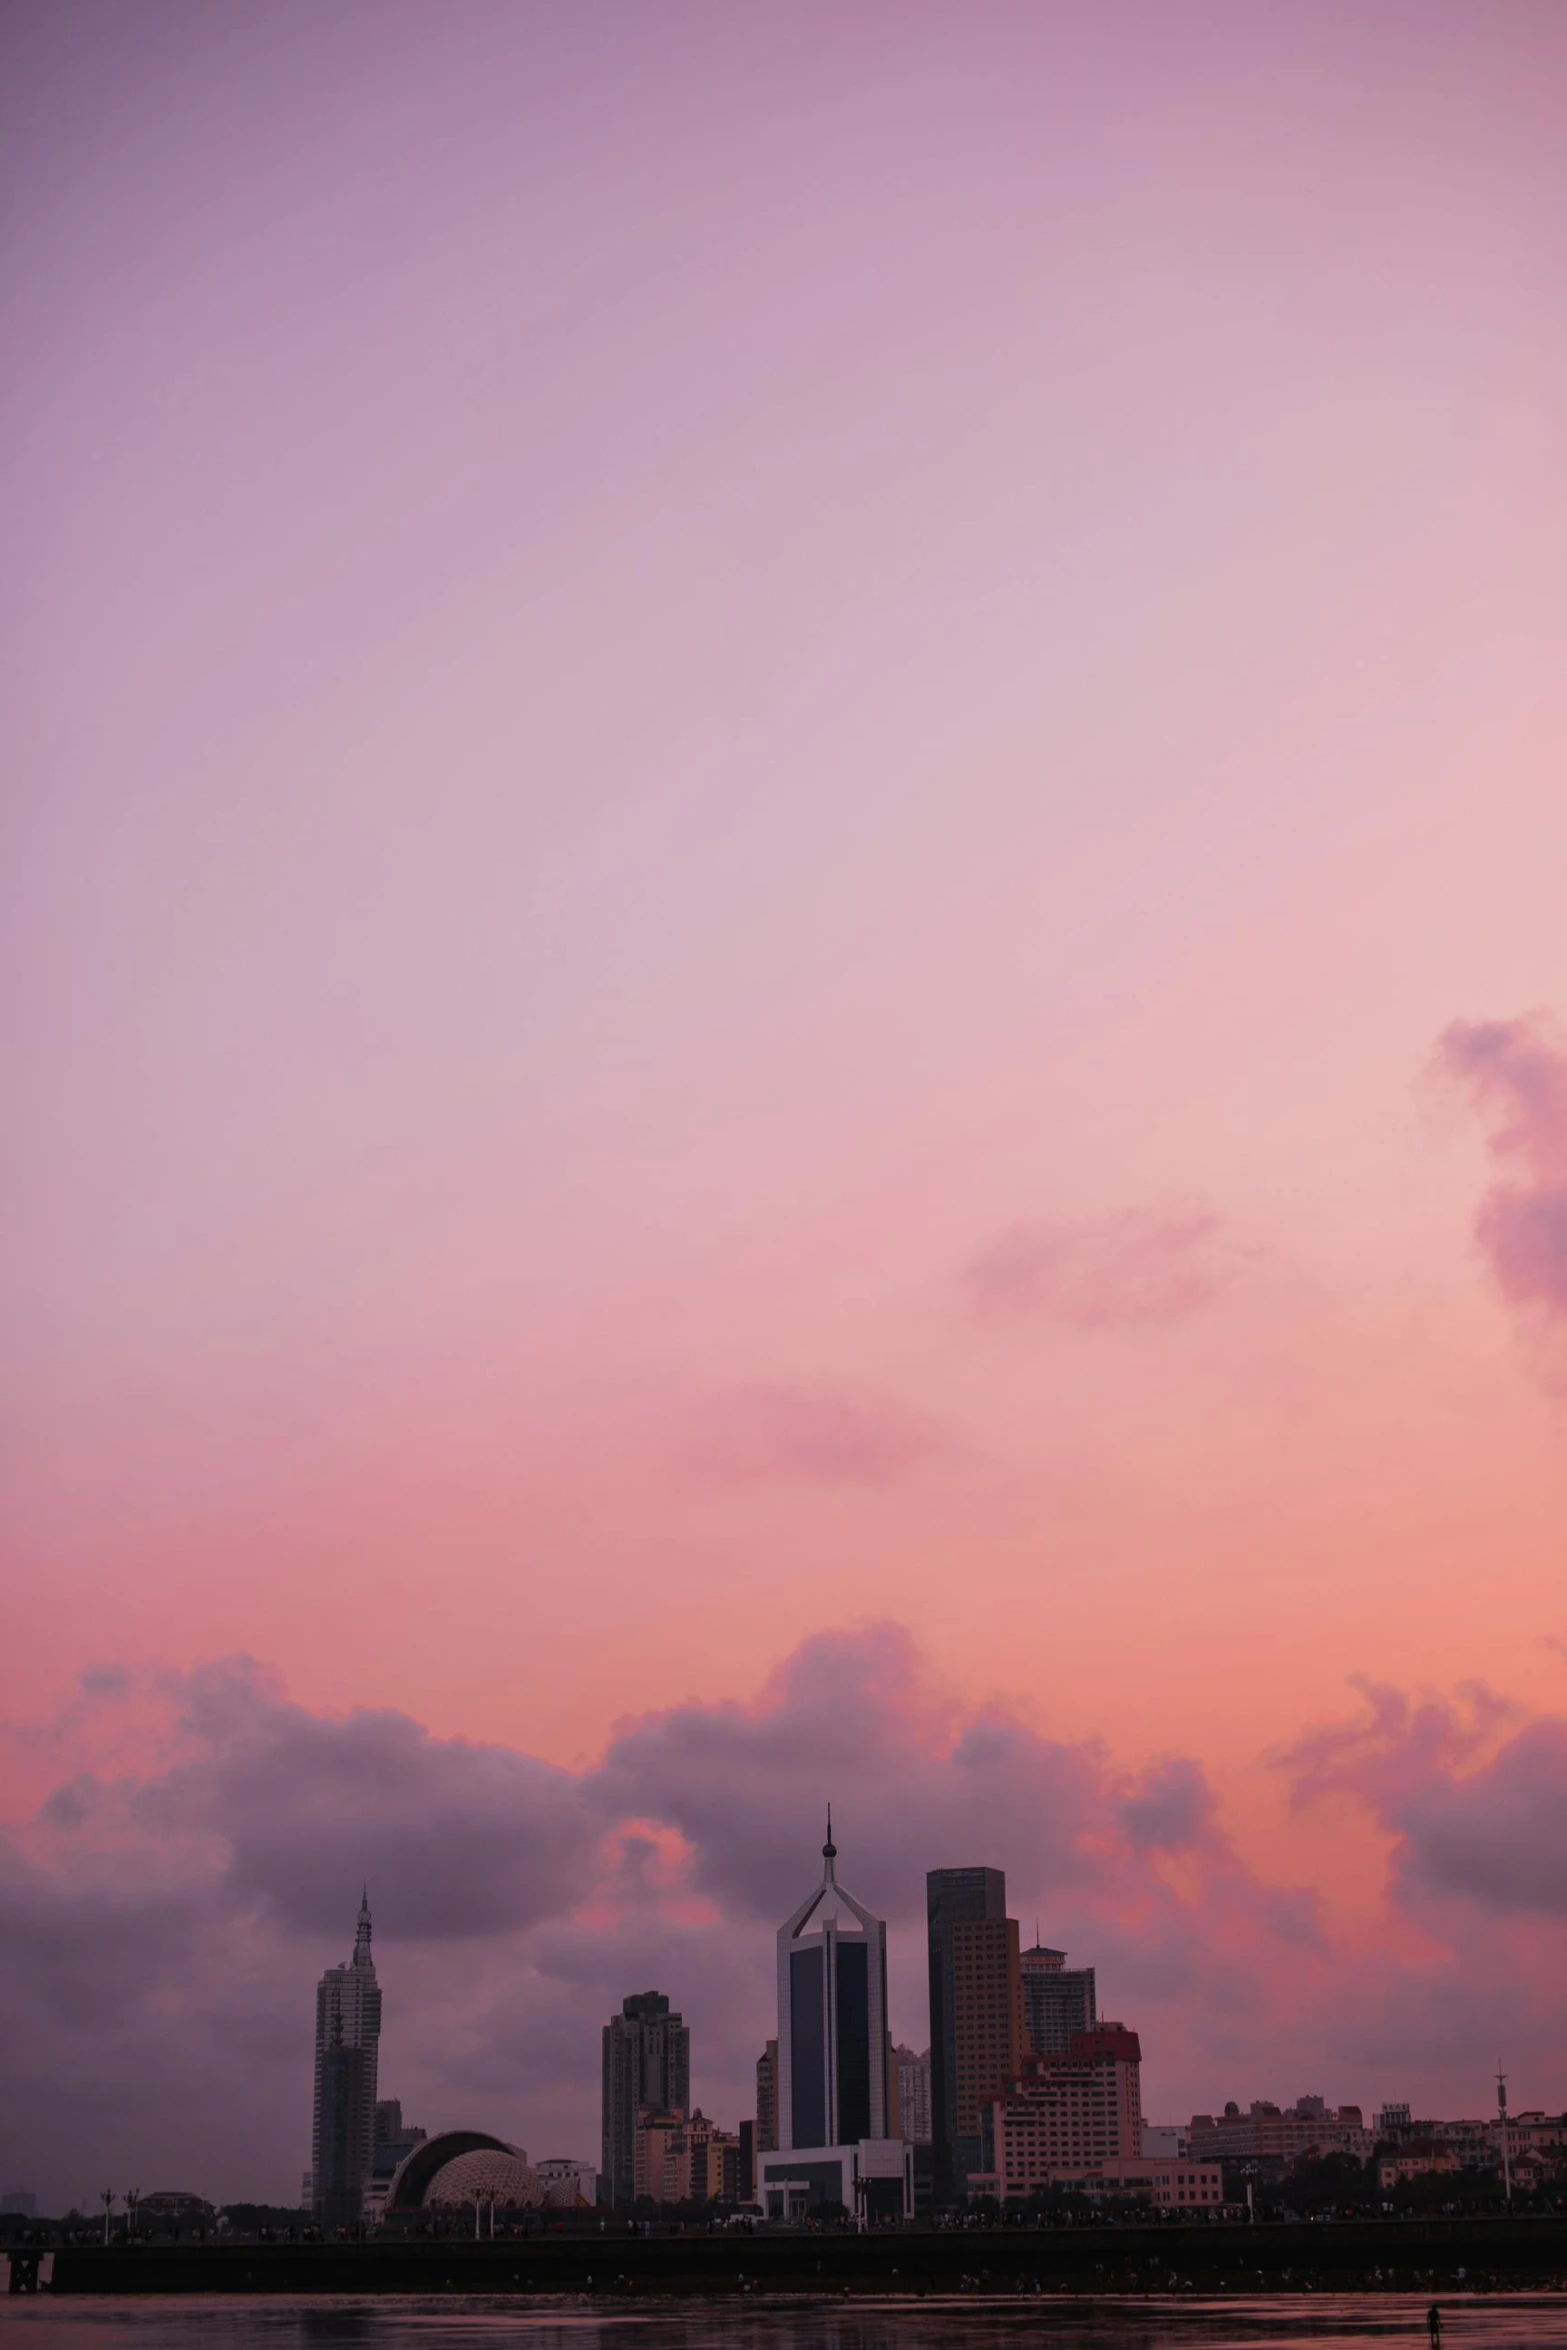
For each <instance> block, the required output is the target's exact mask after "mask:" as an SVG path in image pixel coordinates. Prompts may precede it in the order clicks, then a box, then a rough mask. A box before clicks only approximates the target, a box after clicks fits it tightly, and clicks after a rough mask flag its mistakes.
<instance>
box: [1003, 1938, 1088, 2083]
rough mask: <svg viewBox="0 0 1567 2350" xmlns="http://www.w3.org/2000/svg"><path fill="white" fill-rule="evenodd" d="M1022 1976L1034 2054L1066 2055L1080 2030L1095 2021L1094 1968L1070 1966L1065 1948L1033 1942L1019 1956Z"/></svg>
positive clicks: (1026, 2023)
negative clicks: (1053, 1947)
mask: <svg viewBox="0 0 1567 2350" xmlns="http://www.w3.org/2000/svg"><path fill="white" fill-rule="evenodd" d="M1018 1966H1019V1968H1020V1969H1021V1971H1022V1976H1023V2024H1024V2029H1025V2030H1026V2032H1027V2035H1028V2048H1029V2053H1030V2054H1031V2055H1033V2056H1065V2054H1066V2052H1067V2050H1068V2049H1069V2048H1070V2047H1071V2045H1072V2042H1073V2040H1074V2039H1075V2038H1076V2036H1077V2034H1078V2033H1079V2032H1091V2031H1092V2030H1093V2028H1094V2024H1095V2022H1096V2021H1097V2015H1098V2011H1097V2009H1096V2007H1095V2004H1094V1970H1093V1968H1092V1967H1091V1966H1082V1967H1069V1966H1068V1965H1067V1963H1066V1952H1065V1951H1064V1950H1047V1949H1046V1948H1045V1945H1044V1944H1043V1943H1042V1942H1036V1943H1035V1944H1034V1947H1033V1949H1032V1950H1025V1951H1023V1952H1022V1953H1021V1954H1020V1956H1019V1958H1018Z"/></svg>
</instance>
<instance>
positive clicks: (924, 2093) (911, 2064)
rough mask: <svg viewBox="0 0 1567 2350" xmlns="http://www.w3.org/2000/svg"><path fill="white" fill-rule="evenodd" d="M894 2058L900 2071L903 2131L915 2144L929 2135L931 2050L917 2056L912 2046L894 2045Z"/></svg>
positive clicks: (899, 2094)
mask: <svg viewBox="0 0 1567 2350" xmlns="http://www.w3.org/2000/svg"><path fill="white" fill-rule="evenodd" d="M892 2061H893V2064H894V2065H895V2066H896V2068H897V2075H898V2112H899V2117H900V2122H901V2130H900V2135H901V2136H903V2137H905V2138H910V2139H912V2140H913V2141H914V2143H915V2144H916V2145H922V2144H925V2143H928V2141H929V2138H930V2050H929V2049H928V2048H927V2049H926V2050H925V2052H924V2054H923V2055H920V2056H916V2055H915V2053H914V2050H913V2049H912V2048H895V2049H894V2050H893V2052H892Z"/></svg>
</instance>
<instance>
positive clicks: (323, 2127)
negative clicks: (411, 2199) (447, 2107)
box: [310, 1891, 381, 2230]
mask: <svg viewBox="0 0 1567 2350" xmlns="http://www.w3.org/2000/svg"><path fill="white" fill-rule="evenodd" d="M380 2040H381V1986H380V1985H379V1983H378V1982H377V1981H376V1979H375V1961H374V1959H373V1958H372V1957H371V1955H370V1896H369V1893H368V1891H366V1892H365V1894H364V1895H363V1897H362V1898H361V1900H360V1904H359V1923H358V1926H357V1928H356V1930H355V1933H354V1955H353V1957H352V1958H351V1959H350V1960H349V1961H348V1963H347V1965H346V1966H333V1967H328V1968H327V1970H326V1973H325V1974H324V1975H323V1976H322V1977H321V1980H320V1982H319V1983H318V1984H317V1985H316V2080H315V2108H314V2113H313V2117H312V2123H311V2133H310V2181H311V2199H312V2202H313V2204H314V2207H315V2214H316V2218H317V2221H318V2222H319V2224H320V2226H321V2227H322V2228H324V2229H328V2230H331V2229H335V2228H347V2227H353V2226H355V2225H356V2224H357V2222H358V2221H359V2220H360V2218H361V2217H362V2216H363V2213H364V2202H365V2194H366V2191H367V2189H368V2187H369V2184H370V2178H371V2173H372V2171H373V2169H374V2167H375V2105H376V2097H375V2090H376V2068H377V2057H378V2052H379V2048H380Z"/></svg>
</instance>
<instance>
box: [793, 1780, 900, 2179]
mask: <svg viewBox="0 0 1567 2350" xmlns="http://www.w3.org/2000/svg"><path fill="white" fill-rule="evenodd" d="M837 1858H838V1848H837V1846H836V1845H835V1844H834V1842H833V1840H832V1813H831V1811H829V1812H828V1814H827V1841H826V1843H825V1844H824V1845H823V1846H822V1881H821V1883H820V1884H819V1885H818V1886H817V1887H816V1888H815V1890H814V1891H813V1892H812V1893H811V1894H810V1895H809V1896H808V1897H807V1899H806V1900H804V1901H802V1902H801V1904H800V1906H799V1908H798V1909H797V1910H796V1911H795V1913H794V1915H793V1916H792V1917H791V1918H790V1919H789V1920H788V1921H787V1922H786V1923H785V1924H784V1925H782V1926H780V1927H779V1929H778V2074H777V2096H778V2144H779V2147H780V2148H782V2149H788V2148H790V2147H796V2146H853V2145H857V2144H858V2143H859V2141H860V2140H861V2139H862V2138H876V2139H884V2138H886V2136H887V2134H888V2128H887V2049H888V2039H887V1928H886V1926H885V1924H884V1923H883V1921H882V1920H881V1919H880V1918H878V1917H873V1916H872V1915H871V1912H870V1911H869V1910H868V1909H866V1908H865V1907H864V1905H863V1904H862V1903H861V1902H858V1901H856V1900H855V1898H854V1896H853V1894H852V1893H848V1892H846V1891H845V1890H844V1888H843V1886H841V1885H840V1884H839V1883H838V1879H837V1875H836V1873H835V1864H836V1862H837Z"/></svg>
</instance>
